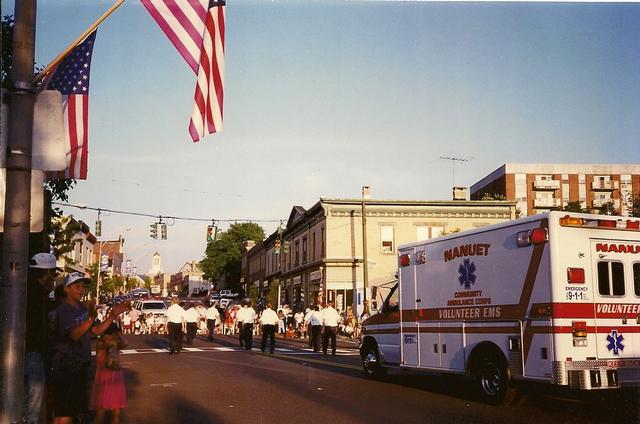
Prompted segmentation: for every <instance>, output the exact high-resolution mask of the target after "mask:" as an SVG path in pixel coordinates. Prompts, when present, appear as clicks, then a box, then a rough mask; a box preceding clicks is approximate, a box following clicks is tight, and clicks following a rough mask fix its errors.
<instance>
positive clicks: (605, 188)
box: [470, 163, 640, 216]
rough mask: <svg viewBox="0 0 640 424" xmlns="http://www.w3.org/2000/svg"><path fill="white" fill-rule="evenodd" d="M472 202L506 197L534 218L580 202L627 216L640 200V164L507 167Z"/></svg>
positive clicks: (476, 190)
mask: <svg viewBox="0 0 640 424" xmlns="http://www.w3.org/2000/svg"><path fill="white" fill-rule="evenodd" d="M470 192H471V194H470V198H471V200H481V199H483V198H484V197H485V196H487V195H488V196H493V197H496V195H497V196H504V198H505V199H506V200H512V201H514V200H515V201H516V202H517V205H518V209H519V210H520V214H521V215H522V216H524V215H532V214H536V213H541V212H546V211H549V210H552V209H557V208H561V207H564V206H566V205H567V204H568V203H569V202H580V205H581V207H582V208H583V209H586V210H588V211H590V212H594V213H597V212H598V211H599V210H600V208H602V207H603V205H604V206H605V207H606V206H611V208H612V210H611V212H612V213H614V214H620V215H624V216H628V215H630V214H631V210H632V206H633V200H634V199H635V198H637V197H638V196H640V165H638V164H527V163H507V164H504V165H502V166H501V167H499V168H498V169H496V170H495V171H493V172H492V173H491V174H489V175H487V176H486V177H484V178H483V179H482V180H480V181H478V182H477V183H475V184H473V185H472V186H471V190H470Z"/></svg>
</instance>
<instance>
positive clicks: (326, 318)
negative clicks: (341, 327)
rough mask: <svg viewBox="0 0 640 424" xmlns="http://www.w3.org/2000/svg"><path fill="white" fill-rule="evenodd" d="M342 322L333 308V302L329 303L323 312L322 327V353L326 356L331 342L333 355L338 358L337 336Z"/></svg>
mask: <svg viewBox="0 0 640 424" xmlns="http://www.w3.org/2000/svg"><path fill="white" fill-rule="evenodd" d="M340 321H342V318H341V317H340V314H339V313H338V311H336V310H335V309H334V308H333V302H329V303H328V304H327V307H326V308H324V309H323V310H322V325H323V326H324V337H323V339H322V352H323V353H324V354H325V355H326V354H327V348H328V347H329V340H331V354H332V355H333V356H336V334H337V333H338V324H339V323H340Z"/></svg>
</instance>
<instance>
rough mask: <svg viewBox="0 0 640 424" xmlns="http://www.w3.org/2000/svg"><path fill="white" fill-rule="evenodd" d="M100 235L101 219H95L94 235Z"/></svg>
mask: <svg viewBox="0 0 640 424" xmlns="http://www.w3.org/2000/svg"><path fill="white" fill-rule="evenodd" d="M101 235H102V221H100V220H97V221H96V237H100V236H101Z"/></svg>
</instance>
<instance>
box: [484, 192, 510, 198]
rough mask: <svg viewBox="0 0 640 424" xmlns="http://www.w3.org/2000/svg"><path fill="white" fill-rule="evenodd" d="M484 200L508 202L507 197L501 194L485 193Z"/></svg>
mask: <svg viewBox="0 0 640 424" xmlns="http://www.w3.org/2000/svg"><path fill="white" fill-rule="evenodd" d="M482 200H507V197H506V196H505V195H504V194H499V193H485V194H483V195H482Z"/></svg>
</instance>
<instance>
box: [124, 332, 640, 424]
mask: <svg viewBox="0 0 640 424" xmlns="http://www.w3.org/2000/svg"><path fill="white" fill-rule="evenodd" d="M127 338H128V341H129V342H130V345H129V346H128V348H127V350H125V351H124V352H123V353H124V355H123V356H122V363H123V366H124V367H125V374H126V379H127V390H128V395H129V406H128V408H127V409H126V410H125V412H124V416H123V418H124V422H127V423H143V424H144V423H150V424H151V423H274V424H283V423H285V422H292V423H332V424H333V423H385V424H388V423H396V422H398V423H400V422H401V423H430V422H434V423H435V422H438V423H491V424H498V423H537V424H539V423H544V424H547V423H576V424H578V423H579V424H584V423H600V424H602V423H624V424H628V423H629V424H630V423H635V422H639V421H640V420H639V418H640V415H639V409H638V391H633V392H625V393H623V394H620V395H616V396H606V397H605V398H604V399H601V396H589V397H588V398H587V399H584V398H582V397H576V396H568V395H567V394H566V393H564V392H560V393H558V392H556V391H549V390H541V389H539V388H536V389H534V390H529V391H528V393H527V395H526V397H523V398H522V400H521V401H520V402H519V403H518V404H517V405H515V406H505V407H493V406H489V405H484V404H482V403H479V402H476V401H473V400H470V399H472V396H471V395H470V394H469V393H468V389H467V385H466V381H465V380H464V379H460V378H452V377H446V378H445V377H413V376H408V375H403V374H402V373H392V374H391V375H390V376H389V377H388V378H387V379H386V380H385V381H370V380H367V379H365V378H363V376H362V372H361V369H360V362H359V357H358V356H357V351H356V350H355V347H356V345H355V343H349V342H344V341H343V342H342V343H341V344H340V348H339V350H338V355H337V356H335V357H332V356H326V357H325V356H323V355H321V354H320V355H319V354H315V353H313V352H309V350H308V349H307V347H306V345H305V344H304V343H303V342H295V341H286V342H285V341H283V340H278V344H277V346H278V347H279V348H281V350H277V351H276V354H275V355H273V356H272V355H268V354H262V353H260V351H259V350H254V351H252V352H247V351H244V350H239V346H238V345H237V341H236V339H235V338H231V337H218V338H216V340H215V341H214V343H210V342H207V341H206V340H204V338H199V339H198V340H196V342H195V343H194V345H193V346H191V347H188V348H191V351H189V350H185V351H183V352H182V353H181V354H180V355H174V356H171V355H168V353H167V352H165V351H161V350H162V349H166V348H167V347H168V343H167V341H166V338H164V337H158V336H128V337H127ZM256 341H259V340H256ZM254 347H255V346H254ZM257 347H259V344H258V345H257Z"/></svg>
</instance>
